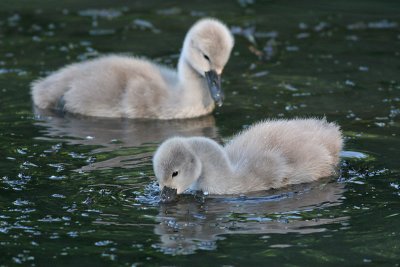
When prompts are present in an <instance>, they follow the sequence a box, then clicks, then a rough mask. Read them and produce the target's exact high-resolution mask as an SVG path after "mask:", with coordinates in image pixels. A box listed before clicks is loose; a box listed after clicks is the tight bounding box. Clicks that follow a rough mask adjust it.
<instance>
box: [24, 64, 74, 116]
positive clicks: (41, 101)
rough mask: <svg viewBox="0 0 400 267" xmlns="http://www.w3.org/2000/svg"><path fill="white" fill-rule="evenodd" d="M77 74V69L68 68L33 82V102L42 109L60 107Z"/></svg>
mask: <svg viewBox="0 0 400 267" xmlns="http://www.w3.org/2000/svg"><path fill="white" fill-rule="evenodd" d="M76 74H77V73H76V69H74V68H67V69H63V70H61V71H58V72H56V73H54V74H51V75H49V76H48V77H46V78H41V79H38V80H36V81H34V82H32V84H31V94H32V99H33V103H34V104H35V105H36V106H37V107H39V108H41V109H57V108H59V106H60V103H61V102H62V99H63V96H64V94H65V92H67V91H68V90H69V88H70V84H71V82H72V80H73V79H74V77H75V76H76Z"/></svg>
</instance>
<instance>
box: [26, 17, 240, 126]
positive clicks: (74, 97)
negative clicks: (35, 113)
mask: <svg viewBox="0 0 400 267" xmlns="http://www.w3.org/2000/svg"><path fill="white" fill-rule="evenodd" d="M233 45H234V39H233V36H232V34H231V32H230V31H229V29H228V28H227V27H226V26H225V25H224V24H223V23H222V22H220V21H218V20H216V19H213V18H204V19H201V20H199V21H198V22H196V23H195V24H194V25H193V26H192V27H191V28H190V29H189V31H188V33H187V34H186V37H185V39H184V42H183V47H182V51H181V54H180V57H179V61H178V67H177V70H175V69H171V68H169V67H167V66H163V65H160V64H157V63H154V62H151V61H149V60H146V59H143V58H137V57H131V56H122V55H108V56H102V57H99V58H96V59H92V60H88V61H85V62H81V63H74V64H71V65H67V66H66V67H64V68H61V69H60V70H58V71H56V72H54V73H53V74H50V75H49V76H47V77H45V78H42V79H38V80H36V81H34V82H33V83H32V86H31V95H32V99H33V102H34V104H35V105H36V106H37V107H39V108H41V109H62V111H65V112H70V113H75V114H80V115H85V116H98V117H127V118H153V119H183V118H193V117H199V116H203V115H206V114H209V113H211V112H212V111H213V110H214V108H215V104H217V105H218V106H221V105H222V103H223V100H224V93H223V91H222V88H221V74H222V72H223V69H224V67H225V65H226V63H227V62H228V60H229V57H230V53H231V51H232V48H233Z"/></svg>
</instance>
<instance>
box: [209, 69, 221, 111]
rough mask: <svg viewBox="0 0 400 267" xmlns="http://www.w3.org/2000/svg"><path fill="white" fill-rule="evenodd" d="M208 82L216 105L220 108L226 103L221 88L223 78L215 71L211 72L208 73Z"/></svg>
mask: <svg viewBox="0 0 400 267" xmlns="http://www.w3.org/2000/svg"><path fill="white" fill-rule="evenodd" d="M206 80H207V84H208V88H209V89H210V93H211V96H212V98H213V99H214V101H215V103H216V104H217V106H218V107H220V106H222V102H223V101H224V92H223V91H222V88H221V76H220V75H218V74H217V73H216V72H215V70H210V71H207V72H206Z"/></svg>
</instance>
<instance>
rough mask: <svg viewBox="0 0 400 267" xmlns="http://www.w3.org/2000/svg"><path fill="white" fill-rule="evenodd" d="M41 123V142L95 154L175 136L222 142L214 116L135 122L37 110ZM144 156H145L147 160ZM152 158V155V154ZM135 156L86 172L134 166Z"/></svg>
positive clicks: (100, 164)
mask: <svg viewBox="0 0 400 267" xmlns="http://www.w3.org/2000/svg"><path fill="white" fill-rule="evenodd" d="M34 111H35V116H36V118H37V122H36V123H35V125H37V126H40V127H43V130H42V131H41V132H42V135H41V136H40V137H38V139H42V140H43V139H44V140H50V141H60V142H66V143H68V144H71V145H88V146H94V147H95V148H94V149H93V150H92V151H91V153H92V154H93V155H94V156H95V155H96V154H98V153H103V152H112V151H116V150H118V149H126V148H133V147H139V146H144V145H146V144H147V145H156V144H158V143H160V142H162V141H164V140H165V139H167V138H169V137H173V136H194V135H197V136H207V137H210V138H213V139H218V131H217V128H216V126H215V119H214V116H212V115H209V116H204V117H200V118H194V119H185V120H134V119H107V118H96V117H82V116H78V117H77V116H74V115H70V114H58V113H55V112H52V111H49V110H42V109H37V108H36V109H35V110H34ZM145 154H146V153H144V154H141V155H140V156H141V157H146V155H145ZM147 156H148V157H151V153H148V155H147ZM134 158H135V155H126V156H125V155H124V156H116V157H114V158H111V159H108V160H105V161H101V162H94V163H91V164H90V165H88V166H85V167H83V168H82V170H84V171H89V170H94V169H104V168H113V167H131V165H132V164H129V161H130V160H132V159H134Z"/></svg>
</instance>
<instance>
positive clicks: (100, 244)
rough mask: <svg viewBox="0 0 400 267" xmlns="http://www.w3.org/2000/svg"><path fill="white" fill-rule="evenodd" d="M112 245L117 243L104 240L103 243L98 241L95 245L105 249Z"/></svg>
mask: <svg viewBox="0 0 400 267" xmlns="http://www.w3.org/2000/svg"><path fill="white" fill-rule="evenodd" d="M111 244H115V243H114V242H113V241H111V240H102V241H97V242H95V243H94V245H95V246H97V247H105V246H108V245H111Z"/></svg>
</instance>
